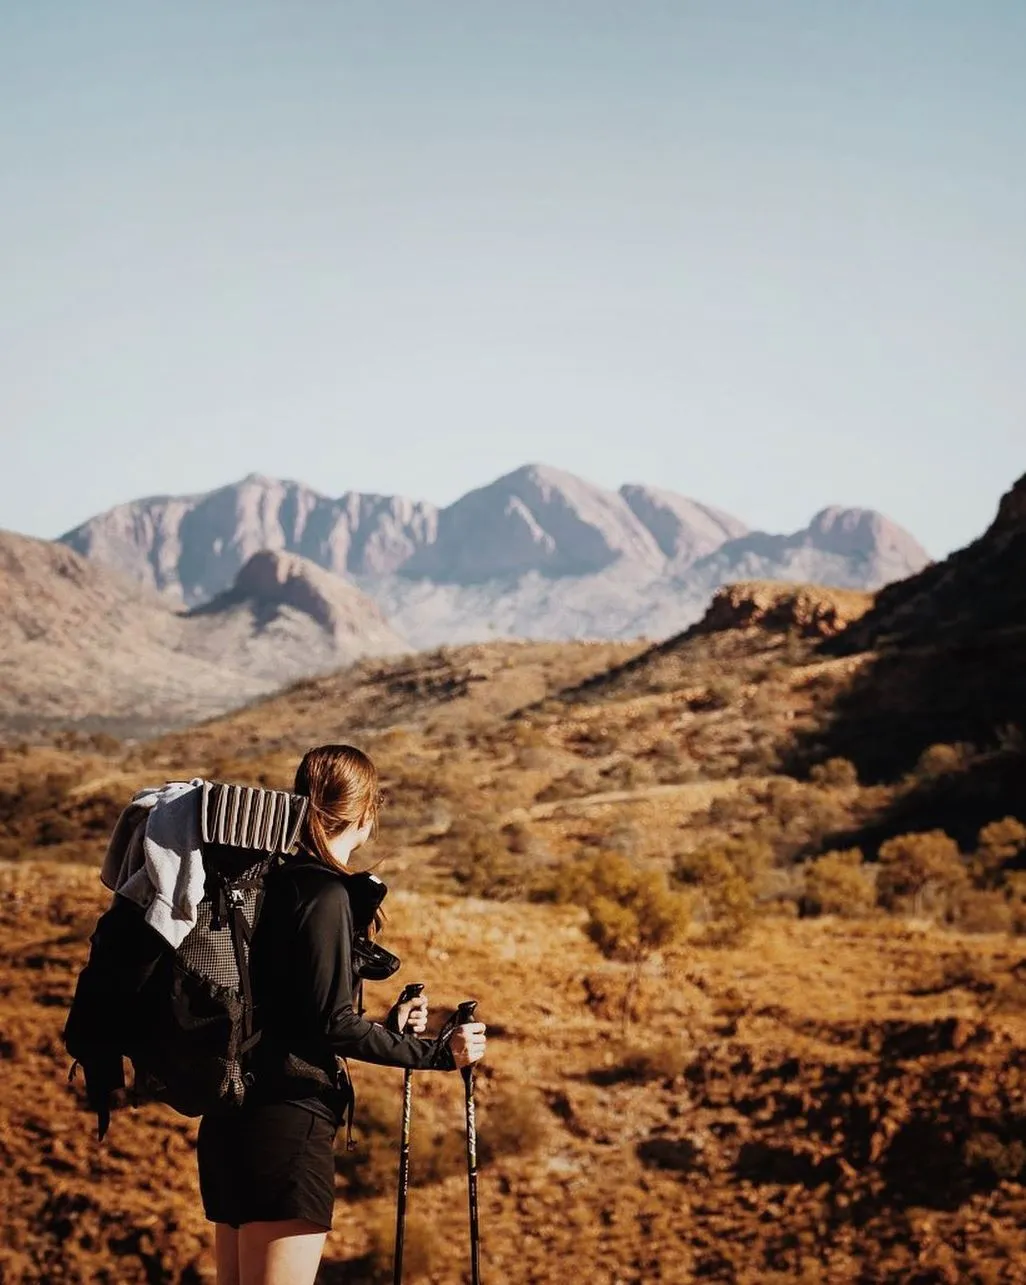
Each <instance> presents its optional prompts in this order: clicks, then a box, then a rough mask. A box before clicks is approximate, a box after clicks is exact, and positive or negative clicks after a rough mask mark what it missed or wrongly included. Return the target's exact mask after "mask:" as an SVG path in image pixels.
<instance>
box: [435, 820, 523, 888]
mask: <svg viewBox="0 0 1026 1285" xmlns="http://www.w3.org/2000/svg"><path fill="white" fill-rule="evenodd" d="M445 842H446V848H447V850H448V852H449V854H450V860H451V861H452V873H453V877H454V878H455V880H456V882H457V883H458V884H459V885H460V889H461V891H462V892H465V893H466V894H467V895H468V896H471V897H489V898H491V899H492V900H495V901H504V900H511V899H515V898H517V897H523V896H525V895H526V893H527V891H528V889H529V885H530V883H531V868H530V865H529V863H528V862H527V861H525V859H524V858H523V857H522V856H520V855H518V854H517V853H516V852H515V851H513V852H511V851H510V847H509V845H508V844H507V841H506V839H505V838H504V836H503V834H502V833H501V832H500V831H499V830H497V829H496V828H495V827H494V826H491V825H489V824H488V823H487V821H485V820H484V819H482V818H472V817H462V818H458V819H457V820H456V821H454V822H453V824H452V825H451V826H450V827H449V831H448V833H447V835H446V839H445Z"/></svg>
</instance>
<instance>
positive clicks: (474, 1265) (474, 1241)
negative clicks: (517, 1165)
mask: <svg viewBox="0 0 1026 1285" xmlns="http://www.w3.org/2000/svg"><path fill="white" fill-rule="evenodd" d="M476 1008H477V1000H476V999H468V1000H464V1001H463V1003H462V1004H461V1005H460V1006H459V1008H458V1009H457V1010H456V1023H457V1025H458V1026H463V1025H465V1023H467V1022H472V1021H473V1020H474V1010H475V1009H476ZM460 1074H461V1075H462V1076H463V1087H464V1089H465V1092H466V1101H467V1200H468V1204H469V1208H470V1280H471V1285H480V1282H481V1240H480V1236H479V1234H478V1227H477V1113H476V1110H475V1106H474V1064H473V1062H472V1063H471V1064H470V1065H469V1066H465V1067H463V1068H462V1069H461V1071H460Z"/></svg>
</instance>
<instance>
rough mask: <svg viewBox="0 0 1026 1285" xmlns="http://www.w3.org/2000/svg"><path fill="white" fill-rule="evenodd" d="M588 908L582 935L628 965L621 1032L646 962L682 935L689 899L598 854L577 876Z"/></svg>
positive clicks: (656, 877)
mask: <svg viewBox="0 0 1026 1285" xmlns="http://www.w3.org/2000/svg"><path fill="white" fill-rule="evenodd" d="M582 876H584V878H583V882H582V885H581V887H582V890H583V891H584V892H585V895H586V898H587V901H586V904H587V909H588V926H587V932H588V936H589V937H590V938H591V940H592V941H593V942H594V943H595V945H596V946H598V948H599V950H600V951H601V952H602V954H603V955H605V956H606V958H607V959H618V960H621V961H623V962H624V963H626V964H629V965H630V966H631V971H630V976H629V979H628V983H627V990H626V992H625V994H624V1001H623V1023H622V1024H623V1030H624V1031H626V1029H627V1025H628V1023H629V1021H630V1011H631V1005H632V1004H633V1002H634V996H635V994H636V993H637V989H638V984H639V982H640V981H641V974H642V970H643V969H644V966H645V964H646V962H647V961H648V959H649V958H650V957H651V956H652V955H653V954H654V953H655V952H656V951H657V950H661V949H662V948H663V947H664V946H668V945H670V944H671V943H672V942H673V941H675V940H677V939H678V938H680V937H682V936H683V935H684V932H685V931H686V929H687V926H688V923H689V922H690V918H691V908H690V904H689V902H688V899H687V898H686V897H684V896H682V894H681V893H679V892H674V891H672V890H671V889H670V888H668V887H667V885H666V880H665V878H664V876H663V875H662V874H660V873H659V872H657V871H655V870H638V869H636V868H635V867H634V866H632V865H631V863H630V862H629V861H628V860H627V858H626V857H623V856H621V855H619V854H617V853H603V854H601V855H600V856H598V857H596V858H594V859H593V860H592V861H590V862H589V863H588V870H587V872H585V871H584V870H581V871H579V872H578V877H579V878H581V877H582Z"/></svg>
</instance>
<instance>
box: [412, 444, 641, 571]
mask: <svg viewBox="0 0 1026 1285" xmlns="http://www.w3.org/2000/svg"><path fill="white" fill-rule="evenodd" d="M621 559H625V560H630V561H631V562H633V563H635V564H636V565H637V566H638V567H639V569H645V570H647V571H648V572H649V573H655V572H656V571H657V569H658V568H660V567H661V565H662V563H663V557H662V554H661V553H660V551H659V547H658V545H657V544H656V542H655V540H654V539H653V537H652V535H651V533H650V532H649V531H648V529H647V528H646V527H645V526H644V525H643V524H642V523H641V522H639V521H638V519H637V518H636V517H635V515H634V514H633V513H632V512H631V510H630V508H629V507H628V506H627V504H626V503H625V501H624V500H623V498H622V497H621V496H620V495H618V494H617V493H616V492H615V491H606V490H604V489H603V488H602V487H598V486H593V485H592V484H591V483H590V482H586V481H584V480H583V479H582V478H579V477H575V476H574V475H573V474H572V473H565V472H563V471H562V470H560V469H555V468H550V467H548V466H547V465H541V464H528V465H525V466H524V467H523V468H519V469H516V470H515V471H514V472H512V473H507V474H506V475H505V476H503V477H500V478H498V479H497V480H496V481H494V482H492V483H490V484H489V485H488V486H483V487H478V488H477V489H476V490H474V491H470V492H469V493H468V494H467V495H464V496H463V497H462V498H461V499H459V500H457V501H456V502H455V503H454V504H451V505H449V507H448V508H446V509H443V510H442V512H441V513H440V514H439V519H438V538H437V540H436V541H435V542H434V543H433V544H432V545H430V546H429V547H425V548H423V549H421V550H419V551H418V553H416V554H415V555H414V556H413V557H412V558H411V559H410V561H409V562H408V563H407V564H406V565H405V566H404V567H403V568H402V572H403V574H404V575H405V576H409V577H413V578H430V579H434V580H436V581H440V582H443V583H455V584H461V583H462V584H475V583H481V582H484V581H487V580H490V579H495V578H511V577H520V576H523V575H526V574H528V573H529V572H532V571H533V572H539V573H541V574H542V575H544V576H546V577H550V578H554V577H558V576H585V575H591V574H594V573H596V572H598V571H602V570H603V569H605V568H606V567H609V566H611V565H612V564H613V563H614V562H617V561H619V560H621Z"/></svg>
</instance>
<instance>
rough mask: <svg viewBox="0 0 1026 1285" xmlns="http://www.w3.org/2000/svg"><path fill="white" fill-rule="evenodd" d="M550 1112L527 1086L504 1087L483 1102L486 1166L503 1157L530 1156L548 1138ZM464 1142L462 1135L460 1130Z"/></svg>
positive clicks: (482, 1148) (481, 1139)
mask: <svg viewBox="0 0 1026 1285" xmlns="http://www.w3.org/2000/svg"><path fill="white" fill-rule="evenodd" d="M547 1119H548V1116H547V1113H546V1112H545V1110H544V1109H543V1108H542V1105H541V1103H540V1101H539V1100H538V1098H537V1096H536V1095H535V1094H533V1093H531V1092H529V1091H528V1090H527V1089H521V1088H510V1089H500V1090H499V1091H498V1092H497V1093H495V1094H494V1095H493V1096H490V1097H488V1098H487V1099H486V1100H485V1102H484V1103H483V1104H482V1111H481V1125H480V1137H479V1154H480V1161H481V1164H482V1165H487V1164H490V1163H491V1162H492V1161H493V1160H495V1159H496V1158H497V1157H499V1156H519V1155H528V1154H529V1153H531V1152H533V1151H537V1150H538V1148H539V1147H540V1146H541V1144H542V1143H543V1142H544V1141H545V1134H546V1123H547ZM455 1136H456V1137H457V1138H459V1140H460V1143H461V1145H462V1142H463V1140H462V1138H460V1135H459V1134H458V1133H457V1134H456V1135H455Z"/></svg>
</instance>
